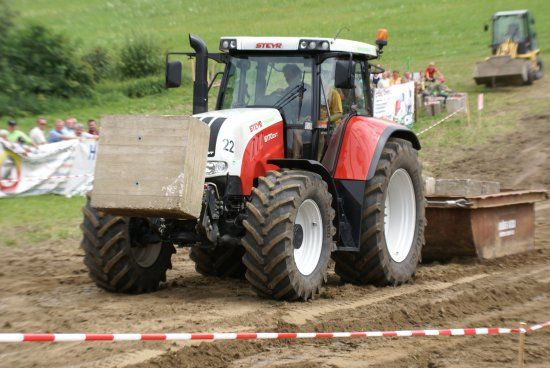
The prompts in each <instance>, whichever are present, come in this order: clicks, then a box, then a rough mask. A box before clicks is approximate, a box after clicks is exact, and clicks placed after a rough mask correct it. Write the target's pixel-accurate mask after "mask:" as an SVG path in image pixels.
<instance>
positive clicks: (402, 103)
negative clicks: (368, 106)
mask: <svg viewBox="0 0 550 368" xmlns="http://www.w3.org/2000/svg"><path fill="white" fill-rule="evenodd" d="M373 106H374V108H373V110H374V111H373V115H374V117H375V118H384V119H388V120H393V121H395V122H396V123H399V124H403V125H407V126H410V125H411V124H412V123H414V82H408V83H403V84H395V85H393V86H391V87H389V88H376V89H375V90H374V103H373Z"/></svg>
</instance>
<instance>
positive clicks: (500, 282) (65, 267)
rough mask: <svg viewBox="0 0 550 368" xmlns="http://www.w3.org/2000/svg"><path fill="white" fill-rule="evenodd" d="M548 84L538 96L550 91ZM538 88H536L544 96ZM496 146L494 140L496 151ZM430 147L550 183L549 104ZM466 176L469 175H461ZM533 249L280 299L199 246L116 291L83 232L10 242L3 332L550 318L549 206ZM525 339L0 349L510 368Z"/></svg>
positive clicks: (492, 174)
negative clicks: (157, 282)
mask: <svg viewBox="0 0 550 368" xmlns="http://www.w3.org/2000/svg"><path fill="white" fill-rule="evenodd" d="M546 82H547V79H546V80H544V81H542V82H538V83H536V84H535V86H533V87H532V89H531V90H530V91H529V95H531V96H533V98H538V97H539V96H544V97H545V98H547V96H549V95H550V87H549V86H548V85H547V84H545V83H546ZM535 96H536V97H535ZM488 147H490V149H488ZM445 154H448V152H435V151H434V152H431V154H428V155H426V156H425V157H429V160H428V162H426V165H427V166H428V167H429V170H430V171H431V172H433V173H434V174H436V175H438V176H443V177H454V176H456V177H479V178H483V179H494V180H498V181H501V182H502V183H503V186H505V187H518V186H519V187H544V188H547V189H550V174H548V173H549V172H550V106H548V107H546V112H545V113H544V114H539V113H537V115H531V114H530V113H529V111H526V112H525V115H524V118H523V119H522V120H521V121H520V122H519V129H518V130H517V131H516V132H514V134H510V135H506V136H500V137H495V138H494V139H493V141H492V142H491V143H490V144H488V145H485V146H483V147H474V148H469V149H465V150H456V151H454V152H453V157H454V158H453V160H452V161H451V162H445V163H444V164H443V163H442V162H443V160H440V158H441V157H443V155H445ZM458 174H460V175H458ZM536 231H537V233H536V248H537V250H536V251H535V252H533V253H530V254H526V255H519V256H513V257H506V258H503V259H499V260H493V261H484V262H482V261H478V260H454V261H453V262H451V263H448V264H425V265H422V266H421V267H420V269H419V272H418V275H417V277H416V279H415V281H414V283H413V284H409V285H405V286H402V287H397V288H376V287H357V286H352V285H344V284H341V283H340V282H339V280H338V278H337V277H336V276H334V275H333V276H331V277H330V279H329V283H328V285H327V286H326V287H325V289H324V291H323V293H322V295H321V298H320V299H318V300H315V301H313V302H309V303H281V302H275V301H269V300H262V299H258V298H256V297H255V296H254V295H253V294H252V293H251V292H250V291H249V288H248V285H247V284H246V283H245V282H243V281H234V280H224V279H217V278H205V277H201V276H200V275H198V274H196V273H195V272H194V269H193V263H192V262H191V261H190V260H189V259H188V256H187V251H185V250H183V251H180V252H178V254H177V255H176V256H175V262H174V270H173V271H171V272H170V273H169V275H168V277H169V280H170V281H169V283H168V284H166V285H165V286H164V287H163V288H162V290H160V291H158V292H156V293H153V294H149V295H141V296H125V295H113V294H109V293H106V292H104V291H101V290H99V289H98V288H97V287H95V285H93V284H92V283H91V282H90V280H89V278H88V276H87V274H86V270H85V268H84V266H83V264H82V251H81V250H80V249H79V248H78V247H77V244H75V242H74V241H71V242H67V243H65V244H40V245H32V246H31V245H29V246H28V247H20V248H17V249H10V248H2V249H0V259H2V267H1V268H0V330H1V331H3V332H21V331H25V332H31V331H32V332H157V331H158V332H161V331H163V332H164V331H187V332H206V331H220V332H221V331H237V330H238V331H273V330H286V331H314V330H318V331H321V330H345V331H349V330H364V329H367V330H372V329H408V328H425V327H434V328H437V327H441V328H446V327H466V326H480V325H489V324H490V325H503V326H514V325H517V323H518V322H519V321H520V320H523V321H526V322H530V323H531V322H540V321H542V320H548V319H550V308H549V307H548V306H549V305H550V203H544V204H541V205H540V206H538V208H537V229H536ZM549 346H550V331H544V332H538V333H536V334H533V335H529V336H528V337H527V358H526V359H527V363H528V365H529V366H532V367H539V366H540V367H543V366H547V365H548V364H550V349H549V348H548V347H549ZM516 354H517V336H500V337H496V336H485V337H454V338H453V337H442V338H435V337H431V338H397V339H395V338H392V339H368V340H367V339H339V340H317V341H292V342H291V341H265V342H216V343H202V344H186V343H177V344H176V343H173V344H169V343H147V342H146V343H141V342H136V343H64V344H57V345H53V344H49V343H46V344H32V345H31V344H26V345H2V346H0V366H2V367H4V366H5V367H16V366H17V367H30V366H55V367H57V366H62V367H114V366H117V367H125V366H136V367H173V366H178V367H193V366H213V367H225V366H230V367H249V366H254V367H364V366H375V367H376V366H392V367H395V366H397V367H409V366H420V367H425V366H429V367H440V366H441V367H443V366H459V367H461V366H464V367H466V366H482V365H483V366H502V365H506V366H512V365H514V364H516Z"/></svg>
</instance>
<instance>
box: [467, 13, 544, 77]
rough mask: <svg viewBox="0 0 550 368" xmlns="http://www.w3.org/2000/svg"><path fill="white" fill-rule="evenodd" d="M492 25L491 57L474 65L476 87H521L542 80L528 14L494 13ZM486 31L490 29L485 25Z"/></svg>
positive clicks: (540, 65) (535, 42)
mask: <svg viewBox="0 0 550 368" xmlns="http://www.w3.org/2000/svg"><path fill="white" fill-rule="evenodd" d="M492 22H493V34H492V42H491V45H490V47H491V49H492V56H490V57H488V58H487V59H485V60H484V61H478V62H477V63H476V66H475V70H474V80H475V81H476V84H478V85H479V84H484V85H486V86H487V87H495V86H497V85H518V84H519V85H521V84H531V83H533V81H534V80H535V79H540V78H542V75H543V66H542V60H541V58H540V55H539V54H540V49H539V48H538V45H537V37H536V36H537V34H536V32H535V19H534V18H533V16H532V15H531V13H529V11H528V10H513V11H502V12H497V13H495V14H493V17H492ZM488 30H489V26H488V25H485V31H488Z"/></svg>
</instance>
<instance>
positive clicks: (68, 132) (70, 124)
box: [63, 118, 78, 137]
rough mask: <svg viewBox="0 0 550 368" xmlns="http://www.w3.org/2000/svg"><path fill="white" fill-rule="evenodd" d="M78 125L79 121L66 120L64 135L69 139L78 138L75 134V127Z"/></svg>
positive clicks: (73, 119)
mask: <svg viewBox="0 0 550 368" xmlns="http://www.w3.org/2000/svg"><path fill="white" fill-rule="evenodd" d="M76 123H78V121H77V120H76V119H75V118H67V119H66V120H65V126H64V127H63V135H65V136H67V137H71V136H72V137H76V135H75V132H74V126H75V124H76Z"/></svg>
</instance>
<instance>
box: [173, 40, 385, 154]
mask: <svg viewBox="0 0 550 368" xmlns="http://www.w3.org/2000/svg"><path fill="white" fill-rule="evenodd" d="M377 37H378V39H377V43H378V47H376V46H373V45H370V44H367V43H363V42H357V41H350V40H343V39H330V38H318V37H317V38H315V37H222V38H221V39H220V42H219V49H220V51H221V52H220V53H218V54H209V53H207V52H206V51H204V50H206V46H205V45H204V44H202V41H200V40H198V38H196V37H194V36H191V45H192V46H193V45H195V46H194V48H195V49H196V50H199V51H198V52H197V53H195V54H194V55H193V54H190V56H196V58H197V60H196V64H197V67H196V73H197V74H200V73H202V70H206V69H207V66H205V65H204V64H205V63H207V62H208V60H212V61H215V62H221V63H224V64H225V68H224V72H223V76H222V80H221V85H220V90H219V93H218V96H217V100H216V105H215V112H209V113H206V112H204V111H205V110H206V104H207V95H206V94H204V95H203V97H202V101H203V105H202V106H194V113H199V114H202V115H197V117H199V118H201V119H203V118H208V117H211V116H213V114H214V115H216V116H221V115H223V114H224V112H225V114H227V116H226V118H229V117H230V116H234V115H235V114H234V113H235V109H239V111H240V113H239V116H240V118H243V117H244V116H249V115H251V114H252V115H256V116H266V114H267V115H269V116H267V117H265V118H264V120H258V119H253V120H254V121H251V122H246V123H247V124H250V125H249V126H247V127H246V128H247V129H249V130H250V131H249V132H248V133H254V132H255V131H256V130H258V129H259V128H260V127H262V126H265V122H266V120H268V121H271V120H273V121H277V122H278V121H281V122H283V124H284V138H283V137H281V138H283V139H284V143H285V144H284V151H285V152H284V155H285V157H287V158H296V159H314V160H317V161H321V160H322V158H323V157H324V156H325V152H326V151H327V145H328V142H329V138H330V137H331V136H332V134H333V133H334V132H335V131H336V129H337V128H338V127H339V126H340V124H341V123H342V122H344V121H345V120H346V118H347V117H348V116H350V115H352V114H358V115H365V116H372V106H371V101H372V99H371V98H370V94H371V91H370V89H369V83H366V81H368V80H369V73H370V70H369V69H370V65H369V60H371V59H376V58H378V57H379V54H380V53H381V50H382V48H383V46H384V45H385V42H386V39H387V34H386V33H385V31H382V32H381V33H380V34H379V35H377ZM201 50H202V52H201ZM173 54H180V53H171V54H170V55H173ZM201 55H203V56H202V57H201ZM178 63H179V62H177V61H176V62H171V61H168V63H167V86H168V87H176V86H179V83H173V81H175V80H178V81H179V80H180V79H181V77H180V76H179V75H177V72H176V73H174V71H180V70H181V65H178ZM377 72H379V71H377ZM202 79H203V76H202V75H196V77H195V84H197V83H198V84H200V83H201V82H200V80H202ZM203 85H205V83H204V82H203ZM211 85H212V84H210V86H211ZM241 109H256V112H255V113H252V111H248V113H247V114H245V115H243V114H242V113H243V112H245V111H243V110H241ZM262 109H263V110H262ZM266 109H269V112H267V110H266ZM231 111H232V112H231ZM240 124H241V123H238V124H236V125H240ZM254 124H255V125H254ZM234 128H235V129H238V128H237V127H236V126H235V127H234ZM234 135H235V134H234ZM236 135H237V136H239V137H240V135H239V134H236ZM241 138H242V139H239V140H240V141H243V140H246V139H244V137H241ZM222 153H223V152H222Z"/></svg>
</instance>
